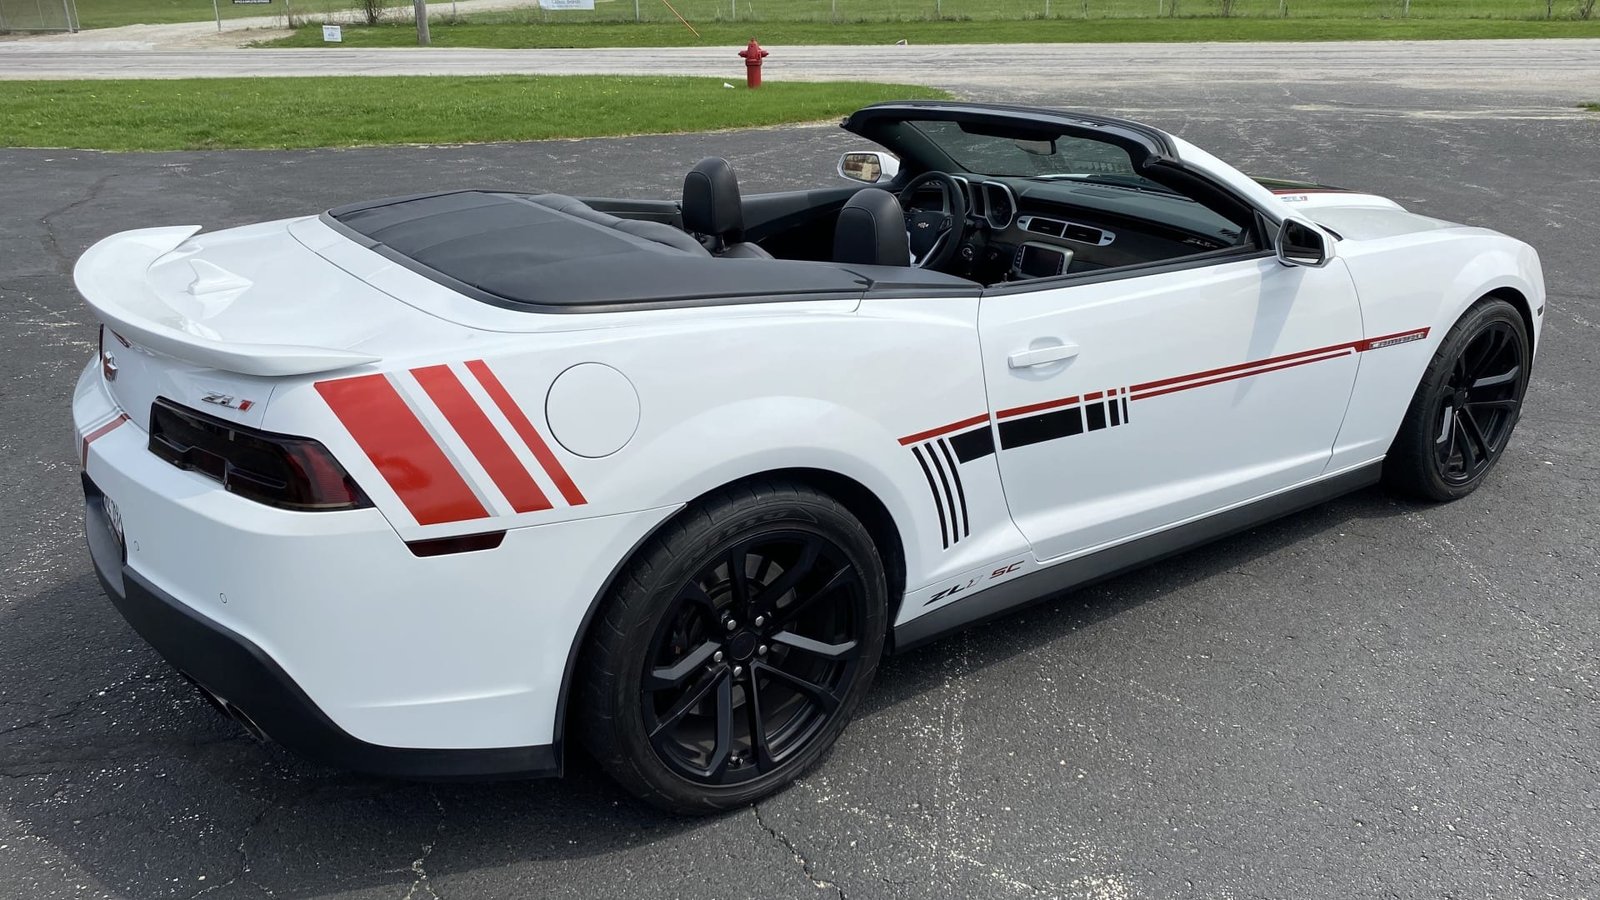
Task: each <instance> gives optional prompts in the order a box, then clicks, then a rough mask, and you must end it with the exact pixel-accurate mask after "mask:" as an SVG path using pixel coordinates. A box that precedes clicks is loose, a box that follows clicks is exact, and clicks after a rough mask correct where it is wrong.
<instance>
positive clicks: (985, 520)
mask: <svg viewBox="0 0 1600 900" xmlns="http://www.w3.org/2000/svg"><path fill="white" fill-rule="evenodd" d="M976 316H977V300H976V298H962V297H943V298H938V299H929V300H918V299H886V300H867V301H854V300H849V301H844V300H840V301H809V302H795V303H768V304H760V305H753V306H738V307H720V308H709V309H683V310H660V311H643V312H630V313H607V314H577V315H571V316H568V317H565V318H567V319H569V322H568V324H569V326H570V327H571V328H572V329H573V330H570V331H560V332H551V331H540V332H531V333H524V334H499V335H488V334H485V335H483V336H482V340H481V341H480V342H479V344H478V345H477V346H473V347H469V348H461V349H455V350H451V351H449V352H448V353H438V352H421V351H419V352H416V353H414V354H411V355H409V356H404V357H400V356H391V357H389V358H388V359H386V360H385V362H384V363H383V364H382V366H381V367H366V368H362V369H353V370H349V371H347V372H341V373H338V374H337V375H328V376H322V377H321V378H320V379H319V378H316V377H312V378H306V379H302V380H300V381H298V382H296V383H294V384H292V385H285V386H281V387H280V388H279V389H278V390H277V392H276V393H275V394H274V398H273V403H272V405H271V407H270V408H269V410H268V414H267V419H268V421H267V422H266V423H265V427H267V428H269V429H272V430H277V431H284V432H287V433H293V434H310V435H313V436H315V437H317V438H318V439H320V440H322V441H323V442H324V443H325V444H326V445H327V446H328V447H329V448H330V449H331V450H332V451H333V452H334V454H335V455H336V456H337V457H338V458H339V459H340V460H341V461H342V462H344V464H345V465H346V466H347V468H348V469H349V470H350V472H351V474H352V475H353V476H354V477H355V479H356V481H357V482H358V483H359V484H361V485H362V487H363V488H364V489H365V490H366V491H367V492H368V494H369V495H370V496H371V497H372V499H373V501H374V502H375V503H376V504H377V506H378V507H379V508H380V509H381V510H382V511H383V512H384V514H385V516H386V517H387V519H388V521H389V522H390V523H391V524H392V525H393V527H394V529H395V531H396V532H398V534H399V536H400V537H401V538H403V539H405V540H408V541H415V540H426V539H432V538H440V537H447V536H452V535H461V534H472V533H479V532H484V531H491V530H501V529H519V528H526V527H533V526H538V525H546V524H551V523H557V522H564V521H572V520H579V519H592V518H600V517H606V516H615V515H621V514H628V513H634V512H638V511H641V510H660V509H670V508H673V507H677V506H681V505H682V504H686V503H689V502H691V501H693V500H694V499H695V498H697V497H700V496H702V495H704V494H706V493H708V492H711V491H714V490H716V489H717V488H719V487H721V486H723V485H726V484H728V483H730V482H734V481H738V480H740V479H742V478H745V477H748V476H752V475H756V474H760V473H765V472H771V471H774V470H780V469H793V468H804V469H819V470H824V471H827V472H831V473H835V474H838V475H843V476H845V477H847V478H850V479H852V480H854V481H856V482H858V483H860V484H861V485H863V486H865V487H866V488H867V489H868V490H870V491H871V492H872V493H873V494H874V495H875V496H876V497H877V498H878V499H879V500H880V501H881V502H882V503H883V505H884V506H885V507H886V508H887V510H888V512H889V513H890V515H891V516H892V517H893V519H894V521H895V524H896V526H897V528H898V530H899V532H900V537H901V540H902V544H903V550H904V552H905V559H906V569H907V587H908V589H915V588H916V587H918V586H920V585H924V584H928V583H932V582H934V581H938V580H940V579H947V578H950V577H953V576H954V575H956V574H959V573H961V572H964V571H967V570H969V569H972V568H975V567H978V566H981V565H983V564H985V563H987V562H988V561H990V560H991V559H994V558H998V557H1000V556H1004V555H1007V554H1010V553H1015V552H1016V551H1017V550H1018V545H1019V543H1020V542H1021V538H1020V536H1019V535H1017V533H1016V531H1015V529H1014V528H1013V527H1012V525H1011V523H1010V519H1009V516H1008V515H1007V514H1006V511H1005V504H1004V499H1003V496H1002V494H1001V490H1000V485H999V478H998V471H997V469H996V468H995V467H994V465H993V459H992V458H990V459H988V460H984V461H982V463H981V464H980V463H973V464H969V465H968V466H965V467H963V474H964V475H966V476H967V483H966V485H965V489H966V491H967V495H968V496H967V500H968V502H969V503H970V504H971V507H972V509H971V512H970V517H971V520H972V522H973V533H972V535H971V538H970V539H967V540H964V541H962V542H961V543H960V544H958V545H956V546H953V547H950V548H944V547H942V546H941V535H940V525H939V520H938V519H937V518H936V517H935V512H936V510H935V507H934V500H933V498H932V497H931V495H930V491H929V486H928V484H927V482H926V479H925V476H924V475H923V473H922V470H921V469H920V468H919V467H918V464H917V462H916V459H915V457H914V456H913V455H912V453H911V451H910V449H909V448H908V447H906V446H903V445H902V444H901V442H900V438H902V437H905V436H908V435H912V434H915V433H918V432H922V431H925V430H928V429H933V428H938V427H941V426H944V425H947V424H950V423H952V422H956V421H959V420H964V419H969V418H971V417H974V416H981V415H986V412H987V401H986V398H985V394H984V387H983V380H982V373H981V370H980V368H979V365H978V360H979V349H978V343H977V336H976V330H975V321H976ZM479 360H481V361H482V365H484V366H486V367H487V368H488V369H490V370H492V371H493V373H494V375H495V376H496V378H497V379H498V380H499V381H500V382H501V384H503V385H504V387H505V390H506V391H507V392H508V393H509V395H510V397H511V399H512V400H513V401H514V403H515V405H516V407H517V408H518V409H519V410H520V412H521V413H522V414H523V415H525V416H526V417H527V419H528V421H529V423H530V424H531V425H532V426H533V427H534V429H535V430H537V431H538V432H539V434H540V435H541V436H542V438H543V439H544V441H545V442H546V443H547V445H548V447H549V450H550V452H551V453H552V454H553V455H554V457H555V459H556V463H557V464H558V466H559V468H560V469H561V470H563V471H564V472H565V473H566V475H567V476H568V477H570V479H571V482H572V484H573V485H574V486H575V487H576V489H577V491H578V492H579V493H581V498H582V499H581V502H580V503H573V502H571V500H570V498H567V497H565V496H564V495H563V491H562V490H561V488H560V485H559V484H558V483H557V482H556V481H555V479H554V478H553V477H552V472H551V471H550V470H549V468H550V467H548V466H545V465H542V464H541V463H540V460H538V459H537V458H535V457H534V456H533V455H532V454H531V453H530V452H529V451H528V450H527V448H526V447H523V446H520V445H519V442H518V441H517V440H516V439H515V438H514V435H515V433H516V432H515V426H514V425H513V424H512V423H511V422H510V421H509V420H508V419H507V417H506V415H504V414H503V412H502V411H501V410H500V409H498V408H496V405H495V403H494V401H493V398H492V397H491V396H490V395H489V394H488V393H486V392H485V390H484V389H483V387H482V385H480V384H479V383H477V381H476V380H475V377H474V374H473V371H472V368H471V366H469V365H468V363H469V362H475V361H479ZM586 364H600V365H603V366H607V367H609V368H611V369H613V370H615V371H616V372H619V373H621V374H622V375H623V376H624V377H625V378H626V379H627V382H628V383H629V384H630V385H631V388H632V390H633V392H634V393H635V394H636V396H637V409H638V414H637V422H636V424H635V426H634V427H633V429H632V436H631V438H630V439H628V440H627V442H626V444H625V445H624V446H623V447H622V448H621V449H619V450H617V451H615V452H612V453H608V454H606V455H603V456H593V455H587V456H586V455H580V454H579V453H576V452H573V450H572V449H569V447H568V446H567V445H566V444H564V443H563V441H564V438H565V436H564V435H563V433H562V432H561V431H560V429H559V427H557V426H559V422H557V423H555V424H554V425H553V423H552V419H553V418H555V417H552V416H551V415H550V414H549V412H550V410H551V408H552V404H555V403H566V404H567V406H568V407H569V408H570V406H571V400H572V398H571V397H558V396H555V395H554V394H553V393H552V385H555V384H556V383H557V380H558V379H559V378H560V377H561V376H562V374H563V373H565V372H568V371H570V370H572V369H573V368H574V367H576V366H583V365H586ZM440 365H443V366H448V367H449V369H450V371H451V372H452V373H454V374H455V376H456V377H457V379H458V380H459V381H460V382H461V384H462V385H463V386H464V387H465V388H466V390H467V391H468V393H469V394H470V395H471V396H472V398H473V400H474V401H476V405H477V406H478V407H479V408H480V409H481V410H482V411H483V413H484V414H485V415H486V416H487V417H488V418H489V419H490V421H491V422H492V423H493V424H494V426H495V427H496V429H497V430H498V431H499V432H500V433H501V434H502V435H503V436H505V437H506V438H507V441H508V443H509V444H511V445H512V448H513V450H514V451H515V452H516V453H517V455H518V459H519V461H520V462H521V463H523V464H524V466H525V467H526V469H527V471H528V472H529V473H530V474H531V475H532V476H533V477H534V479H535V480H536V481H537V482H538V483H539V486H540V488H541V489H542V491H543V493H544V495H545V496H546V497H547V498H548V500H549V501H550V504H551V508H548V509H542V510H535V511H526V512H517V511H516V510H515V509H513V508H512V506H511V505H510V504H509V502H508V500H507V498H506V496H504V495H503V494H502V493H501V492H500V491H499V490H498V487H497V485H496V482H495V480H494V478H493V477H492V475H490V473H489V472H488V471H487V469H486V467H485V466H484V465H483V463H482V461H481V460H479V459H478V457H477V456H476V455H475V454H474V452H473V450H472V449H471V448H470V447H469V446H468V445H467V443H466V442H464V440H463V439H462V436H461V435H460V434H458V433H457V431H456V430H455V428H454V427H453V426H452V423H451V421H450V420H449V418H448V417H447V416H446V415H445V414H444V412H443V411H442V410H441V408H440V407H439V406H438V405H437V404H436V403H435V402H434V401H433V399H432V398H431V397H430V396H429V394H428V393H427V391H426V390H425V389H423V388H422V387H421V386H420V384H419V382H418V380H417V374H416V373H417V370H419V369H425V368H428V367H433V366H440ZM371 374H381V375H382V376H383V377H384V378H385V379H386V380H387V381H388V383H389V384H390V385H391V386H393V388H394V389H395V390H396V391H397V392H398V393H399V394H400V395H401V396H402V397H403V398H404V401H405V403H406V404H407V406H408V407H409V408H410V409H411V410H412V411H413V412H414V413H415V414H416V415H417V417H418V418H419V419H420V420H421V421H422V422H423V423H424V425H425V426H426V428H427V431H428V432H429V434H430V436H431V437H432V438H433V439H434V440H436V442H437V444H438V445H439V446H440V447H441V448H443V450H444V452H445V454H446V456H447V457H448V458H449V459H450V460H451V461H452V462H453V463H454V464H455V466H456V468H457V469H459V471H460V472H461V473H462V474H464V475H465V477H466V480H467V481H468V482H469V484H470V487H471V489H472V490H473V491H474V493H475V494H476V495H477V497H478V498H479V499H480V500H481V502H482V505H483V506H484V507H485V510H486V515H484V516H481V517H474V518H469V519H464V520H460V521H451V522H434V523H425V522H423V521H420V520H419V518H418V516H416V515H415V514H414V512H413V511H412V509H411V508H409V507H408V505H407V503H406V502H405V500H404V498H402V496H401V495H400V493H399V492H397V490H396V489H395V487H394V485H393V484H391V481H392V480H393V477H392V473H391V476H390V477H386V476H385V474H384V473H383V472H382V471H380V469H379V467H378V464H377V463H376V462H375V461H374V460H373V459H372V458H371V457H370V456H369V455H368V453H367V452H366V451H365V450H363V448H362V446H361V445H360V444H359V443H358V442H357V440H356V439H355V438H354V437H353V436H352V434H351V432H350V430H349V429H348V428H347V427H346V423H345V422H344V421H342V420H341V418H340V417H339V416H338V415H336V414H335V413H334V411H333V410H332V409H330V407H329V405H328V403H327V402H326V401H325V400H324V397H323V395H322V392H321V391H320V390H319V389H318V386H317V383H316V382H317V381H318V380H321V381H329V380H335V379H347V378H359V377H362V376H363V375H371ZM562 390H565V389H564V388H562ZM605 399H606V398H595V400H596V402H595V407H596V413H595V415H597V416H603V415H609V414H611V413H609V412H605V411H602V407H607V406H608V404H607V403H605V402H602V401H604V400H605ZM568 443H571V442H570V441H569V442H568ZM580 449H581V448H580ZM619 561H620V560H617V559H585V560H575V561H572V562H573V564H574V565H579V566H582V567H583V568H584V569H585V570H586V575H585V576H584V578H583V579H581V581H582V582H583V586H582V587H581V588H580V589H579V590H578V591H577V595H575V596H571V597H563V598H560V602H562V603H563V604H565V603H575V604H587V603H588V602H589V601H590V600H591V599H592V597H593V595H594V594H595V593H598V592H599V591H600V590H602V588H603V584H604V582H605V580H606V579H607V577H608V576H609V574H610V573H611V571H612V570H613V569H614V567H615V566H616V564H617V563H618V562H619Z"/></svg>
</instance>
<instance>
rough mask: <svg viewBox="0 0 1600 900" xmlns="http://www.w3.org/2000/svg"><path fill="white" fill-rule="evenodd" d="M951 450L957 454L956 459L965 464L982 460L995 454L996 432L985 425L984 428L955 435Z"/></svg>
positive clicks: (951, 442) (951, 441)
mask: <svg viewBox="0 0 1600 900" xmlns="http://www.w3.org/2000/svg"><path fill="white" fill-rule="evenodd" d="M950 448H951V449H952V450H954V451H955V452H956V459H958V460H960V461H962V462H964V463H968V462H972V461H973V460H975V459H982V458H984V457H985V456H988V455H989V454H991V453H993V452H994V430H993V429H991V428H990V427H989V426H988V425H987V424H985V425H984V426H983V427H982V428H974V429H973V430H971V431H963V432H962V433H960V434H957V435H953V436H951V438H950Z"/></svg>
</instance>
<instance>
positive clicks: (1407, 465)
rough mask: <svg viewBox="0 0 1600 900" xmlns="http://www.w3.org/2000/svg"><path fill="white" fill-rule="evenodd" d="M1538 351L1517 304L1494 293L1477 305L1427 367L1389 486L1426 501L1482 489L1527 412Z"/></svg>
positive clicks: (1398, 440)
mask: <svg viewBox="0 0 1600 900" xmlns="http://www.w3.org/2000/svg"><path fill="white" fill-rule="evenodd" d="M1532 356H1533V350H1532V344H1531V342H1530V340H1529V335H1528V326H1527V324H1526V322H1525V321H1524V320H1523V318H1522V314H1521V313H1520V312H1519V311H1518V310H1517V308H1516V307H1515V306H1513V305H1511V303H1510V302H1508V301H1506V300H1504V299H1501V298H1499V297H1494V296H1490V297H1485V298H1483V299H1482V300H1479V301H1478V302H1477V303H1475V304H1473V306H1472V308H1471V309H1468V310H1467V312H1466V313H1465V314H1463V315H1462V316H1461V319H1460V320H1459V321H1457V322H1456V324H1455V325H1454V326H1452V327H1451V329H1450V331H1449V333H1448V334H1446V335H1445V338H1444V340H1443V341H1441V342H1440V344H1439V349H1438V351H1437V352H1435V354H1434V357H1433V360H1432V362H1430V363H1429V364H1428V368H1427V370H1426V371H1424V372H1423V375H1422V380H1421V382H1420V383H1419V384H1418V385H1417V390H1416V393H1415V394H1414V395H1413V396H1412V398H1411V406H1410V408H1409V409H1408V410H1407V411H1406V417H1405V420H1404V421H1403V422H1402V423H1401V425H1400V430H1399V432H1398V433H1397V434H1396V435H1395V439H1394V444H1393V445H1392V446H1391V447H1390V448H1389V454H1388V457H1387V458H1386V459H1385V460H1384V468H1383V477H1384V481H1385V483H1386V484H1388V485H1389V487H1391V488H1394V489H1396V490H1398V491H1400V492H1402V493H1405V494H1410V495H1412V496H1414V497H1420V498H1422V499H1425V500H1455V499H1458V498H1460V497H1465V496H1466V495H1467V494H1470V493H1472V492H1473V491H1474V490H1476V489H1477V487H1478V485H1479V484H1481V483H1482V482H1483V479H1484V477H1485V476H1486V475H1488V473H1489V471H1490V470H1491V469H1492V468H1493V467H1494V465H1495V463H1496V462H1497V461H1499V459H1500V457H1501V455H1503V454H1504V452H1505V449H1506V445H1507V444H1508V443H1510V440H1511V432H1512V430H1513V429H1515V428H1516V426H1517V421H1518V419H1519V418H1520V417H1521V415H1522V401H1523V396H1524V395H1525V394H1526V393H1527V390H1528V376H1529V369H1530V366H1531V363H1532Z"/></svg>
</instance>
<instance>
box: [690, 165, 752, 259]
mask: <svg viewBox="0 0 1600 900" xmlns="http://www.w3.org/2000/svg"><path fill="white" fill-rule="evenodd" d="M683 227H684V230H685V231H691V232H693V233H695V234H707V235H714V236H716V237H721V238H726V239H728V240H731V241H737V240H739V239H740V237H741V236H742V235H743V233H744V209H743V208H742V207H740V205H739V179H738V177H737V176H736V175H734V174H733V166H730V165H728V161H727V160H725V159H722V158H721V157H717V156H713V157H711V158H710V159H702V160H700V164H699V165H697V166H695V167H694V168H693V169H690V170H689V174H688V175H687V176H686V177H685V178H684V179H683Z"/></svg>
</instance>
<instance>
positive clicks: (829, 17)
mask: <svg viewBox="0 0 1600 900" xmlns="http://www.w3.org/2000/svg"><path fill="white" fill-rule="evenodd" d="M496 5H498V4H496ZM1589 5H1590V6H1592V3H1591V4H1589ZM450 6H451V4H449V3H448V2H440V0H432V2H430V3H429V8H430V10H433V11H434V12H435V14H439V13H440V12H445V13H448V9H447V8H448V7H450ZM1584 6H1585V0H671V6H670V7H669V6H668V5H667V3H665V2H663V0H595V2H594V9H593V10H576V9H563V10H547V9H542V8H540V7H539V6H538V4H537V3H535V2H533V0H529V2H528V4H527V5H526V6H524V7H520V8H519V9H517V10H516V11H515V13H506V12H504V11H502V12H501V14H500V15H497V16H496V18H500V19H502V20H503V18H504V17H506V16H515V17H517V18H519V19H520V20H522V21H527V22H530V23H534V22H553V23H559V22H633V21H640V22H672V21H676V16H675V15H674V12H673V10H676V12H677V14H679V15H682V16H683V18H685V19H687V20H688V21H690V22H745V21H749V22H763V21H766V22H837V23H850V22H901V21H918V20H939V19H944V20H955V21H962V20H968V21H979V20H1028V19H1071V18H1081V19H1111V18H1116V19H1123V18H1160V17H1180V18H1181V17H1196V16H1239V17H1252V18H1259V17H1272V16H1288V17H1296V18H1338V19H1362V18H1406V17H1411V18H1429V19H1488V18H1494V19H1542V18H1574V17H1580V12H1581V10H1582V8H1583V7H1584ZM456 7H457V9H458V10H459V14H460V15H462V16H465V17H467V18H469V19H477V18H479V17H480V14H479V9H485V8H484V7H478V3H477V2H474V0H461V2H459V3H458V4H456ZM474 7H478V9H474Z"/></svg>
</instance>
